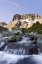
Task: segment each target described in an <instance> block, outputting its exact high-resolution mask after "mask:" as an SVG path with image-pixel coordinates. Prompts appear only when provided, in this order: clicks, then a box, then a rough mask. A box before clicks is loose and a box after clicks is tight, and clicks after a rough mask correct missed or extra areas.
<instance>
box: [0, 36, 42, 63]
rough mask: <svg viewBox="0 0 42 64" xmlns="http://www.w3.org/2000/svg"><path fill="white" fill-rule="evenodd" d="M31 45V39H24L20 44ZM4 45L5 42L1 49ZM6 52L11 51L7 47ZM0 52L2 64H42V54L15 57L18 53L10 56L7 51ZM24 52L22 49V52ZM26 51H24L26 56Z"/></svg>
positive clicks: (2, 43)
mask: <svg viewBox="0 0 42 64" xmlns="http://www.w3.org/2000/svg"><path fill="white" fill-rule="evenodd" d="M26 42H27V43H31V41H30V40H29V38H25V37H23V39H22V41H20V42H18V43H19V44H21V43H26ZM2 45H4V40H2V42H1V44H0V47H1V46H2ZM5 50H8V51H9V49H8V48H7V46H6V47H5ZM5 50H4V51H0V64H42V53H40V54H38V55H22V54H21V55H15V54H16V51H15V52H14V53H15V54H10V53H8V52H6V51H5ZM13 51H14V50H13ZM21 51H22V50H21V49H20V52H21ZM24 52H25V50H23V54H24Z"/></svg>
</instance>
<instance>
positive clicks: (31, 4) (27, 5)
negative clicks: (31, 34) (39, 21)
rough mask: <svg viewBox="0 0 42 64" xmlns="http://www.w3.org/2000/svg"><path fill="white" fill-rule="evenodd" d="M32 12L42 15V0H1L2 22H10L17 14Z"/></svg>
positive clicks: (0, 16) (0, 18)
mask: <svg viewBox="0 0 42 64" xmlns="http://www.w3.org/2000/svg"><path fill="white" fill-rule="evenodd" d="M30 13H31V14H39V15H41V16H42V0H0V22H6V23H7V24H8V23H9V22H10V21H11V20H12V18H13V16H14V15H15V14H21V15H22V14H30Z"/></svg>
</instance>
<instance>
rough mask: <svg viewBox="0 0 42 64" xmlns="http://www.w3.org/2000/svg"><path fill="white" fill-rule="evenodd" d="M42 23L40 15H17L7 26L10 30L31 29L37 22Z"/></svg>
mask: <svg viewBox="0 0 42 64" xmlns="http://www.w3.org/2000/svg"><path fill="white" fill-rule="evenodd" d="M37 21H38V22H39V23H42V17H41V16H39V15H38V14H36V15H35V14H23V15H20V14H15V15H14V16H13V19H12V21H11V22H10V23H9V24H8V25H7V28H8V29H9V30H12V29H17V28H30V27H31V26H32V25H33V24H34V23H36V22H37Z"/></svg>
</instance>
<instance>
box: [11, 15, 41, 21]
mask: <svg viewBox="0 0 42 64" xmlns="http://www.w3.org/2000/svg"><path fill="white" fill-rule="evenodd" d="M40 18H41V16H39V15H38V14H36V15H35V14H23V15H20V14H15V15H14V16H13V19H12V21H14V20H20V19H28V20H29V21H34V20H35V19H40Z"/></svg>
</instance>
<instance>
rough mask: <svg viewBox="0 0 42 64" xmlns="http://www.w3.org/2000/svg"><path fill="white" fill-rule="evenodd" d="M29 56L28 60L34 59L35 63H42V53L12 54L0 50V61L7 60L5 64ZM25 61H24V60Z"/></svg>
mask: <svg viewBox="0 0 42 64" xmlns="http://www.w3.org/2000/svg"><path fill="white" fill-rule="evenodd" d="M29 57H30V58H31V60H30V61H35V62H37V64H42V54H40V55H14V54H8V53H5V52H2V51H0V62H7V63H6V64H10V63H13V64H15V63H16V62H17V61H19V60H20V59H22V60H23V59H24V58H29ZM24 62H25V61H24Z"/></svg>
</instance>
